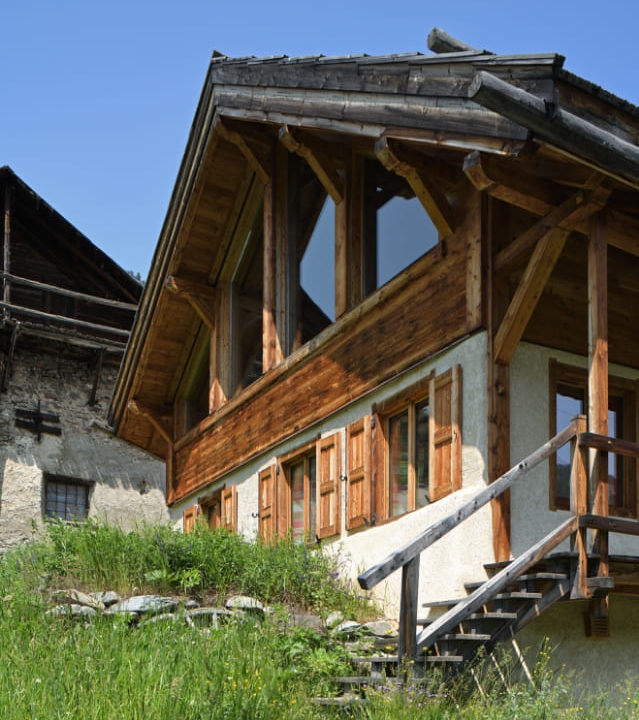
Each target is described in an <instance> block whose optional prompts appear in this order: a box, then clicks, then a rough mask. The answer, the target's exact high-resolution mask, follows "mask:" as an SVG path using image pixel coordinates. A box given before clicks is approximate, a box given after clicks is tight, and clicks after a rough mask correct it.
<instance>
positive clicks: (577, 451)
mask: <svg viewBox="0 0 639 720" xmlns="http://www.w3.org/2000/svg"><path fill="white" fill-rule="evenodd" d="M573 422H575V423H576V426H577V435H576V437H575V438H574V439H573V441H572V443H571V457H572V465H571V470H570V512H571V513H572V514H573V515H577V516H582V515H585V514H586V513H587V512H588V470H587V468H588V450H587V448H585V447H582V446H580V444H579V435H580V434H581V433H583V432H584V431H585V429H586V426H587V423H588V419H587V417H586V416H585V415H578V416H577V417H576V418H573ZM570 546H571V547H570V549H571V550H573V551H574V552H576V553H577V568H576V571H575V577H574V578H573V582H572V588H571V590H570V597H571V599H573V600H577V599H583V598H586V597H588V596H589V592H588V583H587V577H588V529H587V528H585V527H581V526H580V527H579V529H578V530H577V531H576V532H575V534H574V535H573V537H572V539H571V542H570Z"/></svg>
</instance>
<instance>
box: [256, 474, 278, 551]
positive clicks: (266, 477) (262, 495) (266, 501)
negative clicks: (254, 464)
mask: <svg viewBox="0 0 639 720" xmlns="http://www.w3.org/2000/svg"><path fill="white" fill-rule="evenodd" d="M258 503H259V516H260V537H261V538H262V540H265V541H266V542H270V541H271V540H273V537H274V536H275V528H276V526H275V521H276V516H277V506H276V504H275V465H271V466H270V467H268V468H266V470H262V472H260V474H259V493H258Z"/></svg>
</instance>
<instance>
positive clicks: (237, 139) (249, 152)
mask: <svg viewBox="0 0 639 720" xmlns="http://www.w3.org/2000/svg"><path fill="white" fill-rule="evenodd" d="M216 129H217V131H218V132H219V134H220V135H221V136H222V137H223V138H224V139H225V140H227V141H228V142H230V143H233V145H235V146H237V148H238V150H239V151H240V152H241V153H242V155H244V157H245V158H246V160H247V162H248V163H249V165H250V166H251V168H252V169H253V170H254V172H255V174H256V175H257V176H258V177H259V179H260V180H261V181H262V182H263V183H264V184H266V183H267V182H268V181H269V177H270V175H269V162H268V159H267V158H265V157H264V155H265V153H264V151H263V149H262V148H260V147H259V146H258V143H257V142H256V140H255V139H254V138H251V137H249V135H247V134H246V133H244V132H240V131H238V130H237V129H235V128H234V127H231V126H229V124H228V121H225V120H222V118H221V117H218V119H217V123H216Z"/></svg>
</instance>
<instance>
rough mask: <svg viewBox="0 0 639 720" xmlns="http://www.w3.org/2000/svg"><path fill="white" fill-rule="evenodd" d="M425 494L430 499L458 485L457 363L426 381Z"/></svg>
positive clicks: (458, 419)
mask: <svg viewBox="0 0 639 720" xmlns="http://www.w3.org/2000/svg"><path fill="white" fill-rule="evenodd" d="M429 402H430V406H431V418H430V428H429V445H430V452H429V458H430V462H429V465H430V467H429V495H430V499H431V502H434V501H435V500H439V499H440V498H442V497H444V496H446V495H449V494H450V493H451V492H454V491H455V490H458V489H459V488H461V449H462V442H461V413H462V395H461V366H460V365H455V366H454V367H452V368H451V369H450V370H447V371H446V372H445V373H442V374H441V375H438V376H437V377H435V378H433V379H432V380H431V383H430V400H429Z"/></svg>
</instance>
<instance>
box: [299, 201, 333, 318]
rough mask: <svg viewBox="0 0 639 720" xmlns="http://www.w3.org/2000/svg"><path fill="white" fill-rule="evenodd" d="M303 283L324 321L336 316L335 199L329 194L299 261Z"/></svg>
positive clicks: (306, 292) (301, 281)
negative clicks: (329, 196)
mask: <svg viewBox="0 0 639 720" xmlns="http://www.w3.org/2000/svg"><path fill="white" fill-rule="evenodd" d="M300 285H301V286H302V291H303V292H304V293H305V294H306V296H307V297H308V298H309V300H310V301H311V303H312V304H313V305H314V306H315V308H316V310H317V311H319V313H320V314H323V315H324V325H327V324H328V323H329V322H332V321H333V320H335V203H334V202H333V201H332V200H331V199H330V198H327V200H326V201H325V203H324V207H323V208H322V211H321V213H320V216H319V218H318V220H317V223H316V225H315V228H314V229H313V233H312V235H311V238H310V240H309V242H308V245H307V246H306V251H305V252H304V257H303V258H302V262H301V263H300ZM316 314H317V313H316Z"/></svg>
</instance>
